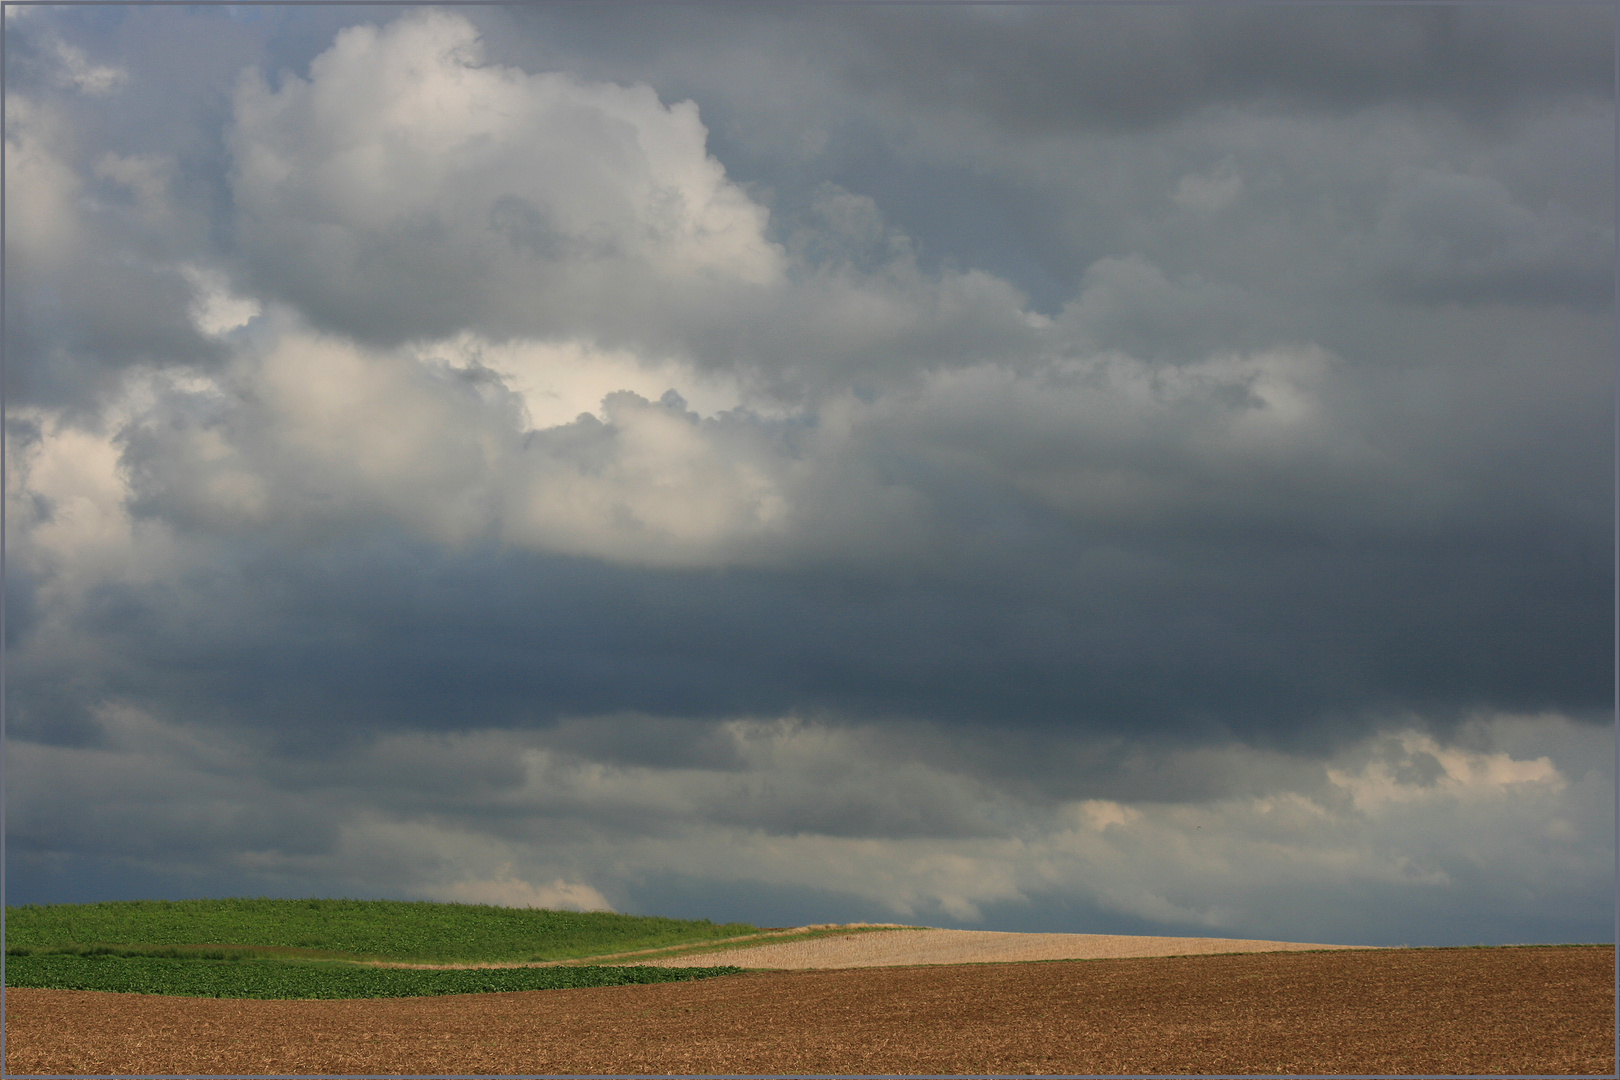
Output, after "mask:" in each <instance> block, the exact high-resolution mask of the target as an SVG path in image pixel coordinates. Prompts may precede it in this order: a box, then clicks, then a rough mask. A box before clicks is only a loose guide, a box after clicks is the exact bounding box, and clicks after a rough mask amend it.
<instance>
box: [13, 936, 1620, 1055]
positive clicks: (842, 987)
mask: <svg viewBox="0 0 1620 1080" xmlns="http://www.w3.org/2000/svg"><path fill="white" fill-rule="evenodd" d="M884 936H886V935H884ZM1614 962H1615V950H1614V949H1613V948H1612V947H1609V946H1557V947H1531V948H1489V949H1368V950H1335V951H1326V952H1270V953H1256V954H1237V955H1232V954H1227V955H1210V956H1194V957H1153V958H1118V959H1104V960H1082V961H1074V960H1069V961H1052V962H1046V963H1016V964H965V965H955V966H940V967H920V966H919V967H867V968H850V969H843V970H837V969H827V970H811V971H770V972H750V973H748V974H744V975H736V976H729V977H723V978H718V979H710V980H705V981H702V982H694V983H673V984H664V985H656V986H616V987H604V988H597V989H582V990H541V991H529V992H523V993H509V994H478V995H463V996H456V997H439V998H396V999H383V1000H358V1001H240V1000H215V999H209V998H174V997H156V996H144V995H124V994H104V993H92V992H86V991H65V990H9V991H7V992H6V1015H5V1020H6V1044H5V1072H6V1073H7V1074H8V1075H11V1076H20V1075H27V1074H41V1073H48V1074H92V1075H128V1074H153V1073H159V1074H181V1075H190V1076H203V1075H222V1074H223V1075H255V1074H264V1073H279V1074H295V1075H303V1074H312V1073H325V1074H379V1073H382V1074H401V1073H404V1074H411V1073H414V1074H461V1075H465V1074H505V1075H512V1074H527V1075H534V1074H570V1073H571V1074H580V1073H592V1074H620V1075H625V1074H628V1075H653V1074H672V1073H673V1074H685V1075H692V1074H712V1073H730V1074H738V1073H743V1074H760V1073H767V1074H783V1073H822V1074H826V1073H833V1074H840V1073H842V1074H849V1073H911V1074H917V1073H924V1074H984V1073H1014V1074H1041V1073H1046V1074H1052V1073H1059V1074H1062V1073H1067V1074H1076V1073H1079V1074H1105V1075H1106V1074H1119V1073H1137V1074H1140V1073H1195V1074H1196V1073H1202V1074H1212V1073H1216V1074H1218V1073H1227V1074H1231V1073H1318V1074H1320V1073H1360V1074H1379V1075H1402V1074H1422V1073H1430V1074H1433V1073H1447V1074H1458V1073H1472V1074H1492V1073H1495V1074H1525V1073H1532V1074H1561V1073H1562V1074H1568V1073H1606V1074H1608V1075H1614V1072H1615V1057H1614V1035H1615V1028H1614V1008H1615V1001H1614V978H1615V968H1614Z"/></svg>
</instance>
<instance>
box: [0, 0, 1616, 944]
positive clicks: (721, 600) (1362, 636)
mask: <svg viewBox="0 0 1620 1080" xmlns="http://www.w3.org/2000/svg"><path fill="white" fill-rule="evenodd" d="M6 14H7V22H6V32H7V53H6V65H7V67H6V77H7V80H8V81H7V83H6V87H5V91H6V111H5V122H6V129H5V130H6V155H7V157H6V174H5V180H6V200H7V202H6V211H7V217H6V229H7V231H6V245H7V246H6V250H5V258H6V279H5V283H6V286H7V292H6V335H7V336H6V342H5V344H6V349H7V361H8V364H7V368H6V373H5V379H6V383H5V391H6V395H7V396H6V453H7V458H6V462H7V472H6V510H7V518H6V534H5V539H6V545H7V548H6V554H7V562H6V581H5V588H6V592H5V596H6V602H7V607H6V625H5V632H6V637H5V644H6V664H7V668H6V675H7V702H6V704H7V724H8V740H7V742H6V776H5V779H6V785H7V787H6V814H7V818H6V844H7V847H6V858H7V863H6V869H7V878H6V887H7V891H6V900H7V902H8V903H12V904H16V903H29V902H59V901H91V900H102V899H120V898H133V897H144V896H151V897H171V898H179V897H189V896H228V895H280V896H311V895H327V896H357V897H397V898H417V899H438V900H462V901H476V902H488V903H503V904H519V905H522V904H535V905H542V906H563V907H579V908H591V907H611V908H613V909H615V910H619V911H629V912H638V913H649V914H664V915H677V916H688V917H708V918H713V919H716V920H730V919H741V920H747V921H750V922H754V923H757V924H759V925H772V926H776V925H788V924H793V923H800V922H810V921H815V922H827V921H853V920H872V921H899V922H908V923H914V924H922V925H933V926H962V927H982V928H987V929H999V930H1042V931H1075V932H1103V933H1176V934H1208V935H1217V936H1237V937H1262V938H1282V939H1292V940H1301V941H1323V942H1342V943H1361V944H1402V943H1407V944H1414V945H1415V944H1459V943H1473V942H1496V943H1501V942H1520V941H1526V942H1528V941H1555V942H1562V941H1606V940H1612V933H1613V929H1612V928H1613V910H1614V909H1613V895H1614V892H1613V890H1614V866H1615V857H1614V829H1613V821H1614V807H1615V791H1614V769H1613V761H1614V736H1613V727H1612V722H1613V713H1612V707H1613V693H1614V687H1613V679H1612V672H1613V656H1614V647H1615V642H1614V635H1613V603H1612V599H1613V590H1614V579H1613V569H1612V567H1613V562H1612V551H1613V520H1614V472H1613V451H1612V447H1613V445H1614V374H1615V370H1614V354H1615V339H1614V314H1615V312H1614V295H1615V286H1614V251H1615V231H1614V230H1615V221H1614V206H1615V194H1614V191H1615V176H1614V161H1615V137H1614V135H1615V113H1614V99H1613V87H1614V80H1615V73H1614V67H1613V65H1614V59H1613V57H1614V30H1615V28H1614V9H1613V8H1612V6H1608V5H1585V6H1557V5H1552V4H1538V5H1479V6H1445V7H1441V6H1434V7H1430V6H1422V5H1409V6H1365V7H1363V6H1356V7H1352V6H1348V5H1337V6H1331V7H1324V6H1309V7H1286V6H1257V7H1240V6H1227V5H1206V6H1202V7H1163V6H1153V7H1145V6H1135V7H1132V6H1098V7H1008V6H1000V7H916V6H894V7H856V6H825V5H824V6H806V7H793V6H788V5H781V4H759V5H736V4H727V5H724V6H715V7H703V6H691V5H680V6H674V5H671V6H661V5H647V4H611V3H602V4H555V5H536V6H527V7H509V8H500V7H466V8H415V9H405V8H399V9H394V8H381V7H342V6H334V7H293V8H273V7H264V8H255V7H235V8H223V7H221V8H210V7H140V6H128V7H93V8H89V7H87V8H81V9H77V10H75V9H72V8H70V7H67V6H58V7H34V8H18V7H9V8H7V9H6Z"/></svg>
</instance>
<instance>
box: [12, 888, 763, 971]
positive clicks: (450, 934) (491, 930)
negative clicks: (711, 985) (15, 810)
mask: <svg viewBox="0 0 1620 1080" xmlns="http://www.w3.org/2000/svg"><path fill="white" fill-rule="evenodd" d="M759 932H760V931H759V928H758V927H755V926H751V925H749V924H747V923H726V924H717V923H713V922H710V921H709V920H707V919H701V920H690V919H665V918H659V917H657V916H647V915H620V914H616V913H614V912H607V911H586V912H578V911H545V910H535V909H530V908H502V907H492V906H489V905H484V904H436V903H429V902H407V901H392V900H323V899H311V900H273V899H264V898H259V899H228V900H131V901H120V902H112V903H101V904H45V905H34V904H30V905H24V906H20V907H8V908H7V909H6V952H7V955H8V956H27V955H31V954H37V953H62V952H65V953H79V954H84V953H86V952H88V951H91V950H105V949H114V950H117V951H119V952H124V953H143V954H152V953H156V954H160V955H167V956H171V957H178V956H180V955H182V954H184V953H187V952H204V953H207V954H209V955H210V956H212V957H213V958H224V957H226V956H228V955H232V954H252V955H264V956H271V955H276V956H280V957H292V956H299V957H307V958H312V959H313V958H322V959H333V960H337V959H343V960H382V961H394V962H405V963H434V964H447V963H463V964H469V963H486V964H487V963H533V962H536V961H548V960H568V959H581V958H586V957H592V956H607V955H611V954H614V953H622V952H632V951H638V950H643V949H654V948H666V947H672V946H683V945H685V946H690V945H702V944H705V943H710V942H715V941H719V940H723V939H726V938H736V937H742V936H748V935H752V934H757V933H759Z"/></svg>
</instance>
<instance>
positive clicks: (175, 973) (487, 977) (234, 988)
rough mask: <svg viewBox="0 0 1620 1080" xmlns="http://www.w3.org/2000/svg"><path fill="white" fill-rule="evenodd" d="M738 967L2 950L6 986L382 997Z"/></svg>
mask: <svg viewBox="0 0 1620 1080" xmlns="http://www.w3.org/2000/svg"><path fill="white" fill-rule="evenodd" d="M741 970H742V969H741V968H735V967H705V968H656V967H598V966H573V965H569V966H565V967H527V968H449V969H434V970H422V969H420V968H382V967H370V966H367V965H362V964H351V963H344V962H341V961H336V962H333V961H308V960H303V961H300V960H256V959H255V960H236V961H232V960H197V959H190V958H187V959H183V960H182V959H174V958H170V957H152V956H134V957H125V956H115V955H110V954H107V953H101V954H97V955H94V956H74V955H70V954H62V953H58V954H37V955H33V956H8V957H6V985H7V986H36V987H42V988H45V989H50V990H110V991H114V992H117V993H124V994H176V995H183V996H187V997H216V998H382V997H425V996H431V995H434V994H489V993H497V992H501V991H506V990H555V989H561V988H565V987H581V986H623V985H626V984H628V983H659V982H686V981H689V980H692V979H707V978H712V977H714V976H716V975H733V974H736V973H737V972H740V971H741Z"/></svg>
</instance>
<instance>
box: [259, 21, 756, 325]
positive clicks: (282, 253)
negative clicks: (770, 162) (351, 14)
mask: <svg viewBox="0 0 1620 1080" xmlns="http://www.w3.org/2000/svg"><path fill="white" fill-rule="evenodd" d="M704 140H705V131H704V128H703V125H702V123H701V122H700V120H699V119H698V109H697V106H696V105H695V104H693V103H692V102H689V101H688V102H680V103H677V104H674V105H669V106H666V105H665V104H664V103H663V102H661V101H660V100H659V98H658V95H657V93H656V92H655V91H654V90H653V89H652V88H651V87H648V86H645V85H641V86H618V85H612V84H597V83H586V82H582V81H580V80H577V79H574V78H571V77H569V76H567V75H565V74H562V73H547V74H538V75H530V74H528V73H526V72H523V71H520V70H516V69H513V68H509V67H503V66H500V65H491V64H486V63H484V62H483V60H482V45H481V42H480V39H479V35H478V31H477V30H476V29H475V28H474V27H473V26H472V24H471V23H469V22H467V21H466V20H465V19H464V18H462V17H460V16H459V15H452V14H447V13H442V12H437V11H431V10H430V11H424V12H422V13H420V14H418V15H414V16H410V17H407V18H404V19H400V20H398V21H395V22H393V23H390V24H389V25H387V26H386V27H384V28H382V29H379V28H377V27H375V26H370V25H364V26H356V27H351V28H349V29H347V30H344V31H342V32H341V33H339V34H338V36H337V38H336V40H335V41H334V42H333V44H332V47H331V48H330V49H329V50H327V51H326V52H324V53H322V54H321V55H320V56H318V57H316V58H315V59H314V60H313V61H312V62H311V64H310V75H309V78H308V80H305V79H302V78H299V77H297V76H288V77H286V78H285V79H283V80H282V82H281V84H280V85H279V86H278V87H277V88H275V89H273V90H272V89H271V88H270V87H269V86H268V85H267V84H266V83H265V82H264V81H263V80H262V78H255V77H251V76H250V77H248V78H246V79H245V80H244V82H243V83H242V86H241V89H240V90H239V91H238V94H237V99H236V119H235V123H234V127H233V130H232V135H231V147H232V152H233V155H234V166H233V169H232V175H231V183H232V191H233V193H234V197H235V205H236V208H237V212H238V228H239V230H240V237H241V242H242V244H243V249H244V254H245V256H246V259H247V260H248V262H249V265H251V266H252V267H253V268H254V271H255V280H257V281H259V282H261V283H262V285H263V287H265V288H268V289H270V290H272V291H273V292H274V293H275V294H277V295H279V296H282V297H284V298H286V299H288V300H290V301H293V302H295V303H297V304H299V305H300V307H301V308H303V309H304V310H305V311H307V312H309V313H310V314H311V315H312V316H313V317H314V318H316V319H317V320H319V321H320V322H322V323H323V324H325V325H326V326H328V327H330V328H332V329H336V330H342V331H345V332H347V333H350V334H354V335H356V336H359V337H363V338H369V339H372V340H381V341H399V340H402V339H406V338H411V337H418V336H444V335H447V334H450V333H453V332H455V331H457V330H461V329H463V328H466V327H469V326H478V327H481V328H493V329H494V330H495V331H497V332H501V333H512V332H520V331H524V332H528V333H530V334H534V335H537V336H541V337H553V336H564V337H566V336H571V335H573V334H577V333H580V332H591V331H594V332H597V333H602V332H604V331H606V330H607V329H608V327H609V325H610V324H611V323H612V321H614V320H615V319H619V320H622V319H623V317H624V314H625V311H626V310H627V309H634V310H643V309H650V311H649V314H650V317H651V318H653V319H655V320H656V319H657V318H659V316H660V314H662V315H663V316H664V317H666V318H667V317H670V316H672V315H674V314H676V313H677V311H678V309H679V308H682V307H685V306H687V305H689V304H693V303H707V302H711V301H710V300H709V298H710V296H711V294H712V293H713V292H714V291H715V290H716V289H717V288H718V289H721V290H722V291H724V290H725V289H728V288H730V289H740V290H744V291H746V290H748V289H749V288H750V287H759V286H762V285H767V284H769V283H770V282H772V281H774V280H775V279H776V278H777V277H778V276H779V275H780V273H781V267H780V261H781V256H780V252H779V251H778V250H777V249H776V248H775V247H774V246H772V245H771V244H770V243H769V242H767V241H766V239H765V238H764V236H763V232H762V231H763V226H764V223H765V217H766V215H765V211H764V210H763V208H761V207H759V206H757V205H756V204H755V203H753V202H752V201H751V200H750V199H749V198H748V197H747V195H746V194H744V193H743V191H742V190H741V189H739V188H738V187H737V186H736V185H734V184H732V183H730V182H728V181H727V180H726V177H725V171H724V169H723V168H722V167H721V165H720V164H719V163H718V162H716V161H715V160H714V159H713V158H711V157H709V156H708V155H707V153H706V151H705V146H704ZM608 304H611V305H612V306H610V307H609V306H605V305H608ZM670 308H673V309H676V310H673V311H671V310H662V311H661V310H660V309H670Z"/></svg>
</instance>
